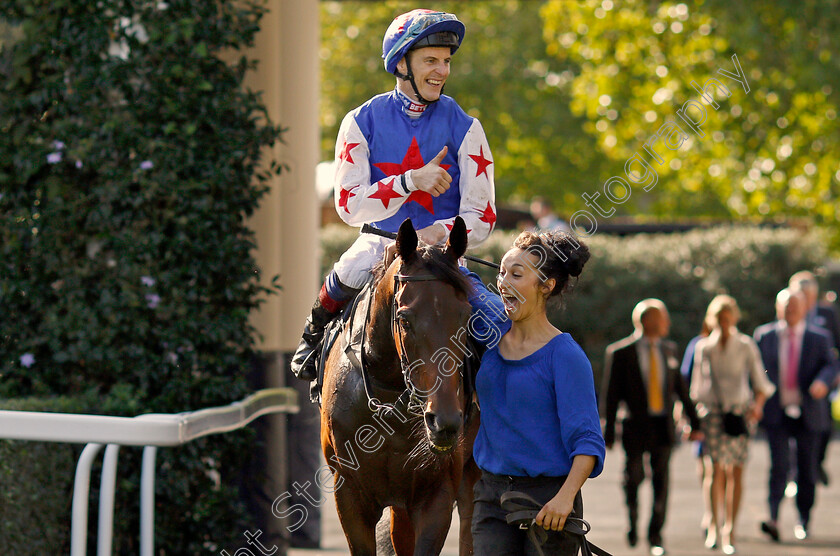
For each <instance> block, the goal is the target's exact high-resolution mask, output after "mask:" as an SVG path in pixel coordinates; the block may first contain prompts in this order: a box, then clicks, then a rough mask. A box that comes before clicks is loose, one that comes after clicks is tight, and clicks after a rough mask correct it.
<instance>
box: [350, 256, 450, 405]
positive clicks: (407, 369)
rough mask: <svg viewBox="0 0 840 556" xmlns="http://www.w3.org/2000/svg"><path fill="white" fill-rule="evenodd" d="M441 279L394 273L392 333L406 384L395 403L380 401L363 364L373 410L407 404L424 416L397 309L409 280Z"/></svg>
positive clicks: (431, 275) (422, 396)
mask: <svg viewBox="0 0 840 556" xmlns="http://www.w3.org/2000/svg"><path fill="white" fill-rule="evenodd" d="M440 280H441V279H440V278H439V277H437V276H435V275H434V274H417V275H414V276H410V275H407V274H402V273H401V270H400V271H397V273H396V274H394V295H393V298H392V301H391V315H390V325H391V333H392V334H393V335H394V337H395V338H397V356H398V357H399V361H400V372H401V374H402V377H403V384H404V385H405V389H403V390H402V392H401V393H400V395H399V397H398V398H397V401H396V402H394V403H393V404H389V403H383V402H381V401H379V399H378V398H376V397H374V396H373V395H372V392H371V390H372V388H371V385H370V377H369V375H368V374H367V371H366V370H365V368H364V365H362V368H361V371H362V378H363V381H362V382H363V384H364V387H365V393H366V394H367V398H368V407H369V408H370V410H371V411H372V412H374V413H375V412H376V411H378V410H380V409H385V410H389V411H390V410H395V409H396V406H398V405H400V404H403V405H405V407H406V409H407V411H408V412H409V413H411V414H413V415H415V416H422V415H423V412H424V410H423V406H424V395H423V393H422V391H420V390H418V389H417V387H416V386H414V383H413V382H412V381H411V370H412V364H411V362H410V361H409V358H408V352H407V350H406V348H405V342H404V341H403V335H402V330H400V325H399V318H398V317H397V311H398V309H399V296H400V293H401V292H402V289H401V286H402V285H404V284H406V283H408V282H433V281H440ZM371 295H372V296H373V295H375V289H374V291H372V292H371ZM373 305H374V303H373V300H371V303H370V306H373ZM461 375H462V376H461V379H462V380H463V378H464V377H463V365H462V366H461Z"/></svg>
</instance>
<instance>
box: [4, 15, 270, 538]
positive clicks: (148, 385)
mask: <svg viewBox="0 0 840 556" xmlns="http://www.w3.org/2000/svg"><path fill="white" fill-rule="evenodd" d="M261 6H262V3H261V2H250V1H244V2H240V1H237V2H226V1H221V2H210V3H205V2H131V1H129V2H125V1H116V0H114V1H108V0H105V1H102V2H77V1H75V0H55V1H52V0H51V1H50V2H44V1H37V2H32V1H29V0H26V1H8V2H4V3H3V5H2V8H0V21H2V22H3V27H2V29H0V41H2V44H0V71H2V72H3V73H2V82H3V84H2V88H0V131H2V133H0V269H1V270H0V307H2V308H3V314H4V318H3V319H2V321H0V396H3V397H11V396H27V395H33V394H50V395H52V394H63V395H77V394H80V393H86V395H87V393H89V392H90V391H91V390H92V391H94V392H99V393H101V394H102V395H103V396H105V395H106V394H107V393H108V392H111V393H112V394H113V392H115V391H118V392H121V393H122V394H121V396H122V398H123V399H124V401H125V403H124V404H121V405H120V406H119V407H109V408H107V410H108V411H114V410H116V411H117V412H118V413H122V414H133V413H134V412H165V413H170V412H178V411H185V410H191V409H198V408H201V407H207V406H214V405H224V404H227V403H230V402H231V401H233V400H236V399H239V398H241V397H242V396H243V395H244V394H245V392H246V391H247V386H246V384H245V379H244V374H245V372H246V371H247V369H248V367H249V364H250V362H251V359H252V356H253V346H254V335H255V331H254V330H253V329H252V327H251V326H250V325H249V322H248V315H249V313H250V312H251V311H252V310H253V309H254V308H255V307H256V306H257V305H258V299H259V298H260V296H261V295H263V294H264V293H266V291H267V290H266V289H265V288H262V287H261V286H259V284H258V269H257V268H256V265H255V261H254V260H253V258H252V256H251V250H252V249H253V248H254V237H253V234H252V232H251V231H250V230H249V229H248V228H247V226H246V225H245V221H246V218H247V217H248V216H249V215H250V214H251V213H252V212H253V211H254V209H255V208H256V207H257V204H258V202H259V199H260V197H261V196H262V195H263V193H264V192H265V190H266V185H265V184H266V180H267V178H268V177H269V175H270V172H271V171H276V168H275V167H272V170H258V168H259V155H260V152H261V151H262V149H264V148H265V147H266V146H268V145H271V144H272V143H273V142H274V141H275V140H276V139H277V138H278V137H279V130H278V129H277V128H276V127H275V126H274V125H273V124H271V123H268V119H267V114H266V111H265V108H264V107H263V106H262V104H261V103H260V100H259V97H258V95H257V94H256V93H254V92H251V91H248V90H246V89H245V88H243V86H242V82H243V77H244V75H245V73H246V71H247V70H248V69H249V68H251V67H252V66H253V63H252V62H251V61H249V60H248V59H246V57H245V56H244V55H241V52H239V54H240V57H239V58H238V59H236V60H235V61H234V62H232V63H229V62H226V61H225V60H231V59H233V58H234V57H235V56H236V55H237V52H238V51H240V50H241V49H244V48H247V47H249V46H251V45H252V44H253V39H254V35H255V33H256V31H257V30H258V23H259V18H260V16H261V15H262V11H263V8H262V7H261ZM135 402H136V404H135ZM96 409H99V410H102V408H96V407H95V408H94V410H96ZM247 436H248V434H247V433H242V434H237V435H231V436H230V437H228V436H225V437H224V438H217V439H213V440H203V441H199V442H197V443H194V444H190V445H188V446H185V447H183V448H180V449H173V450H164V451H162V453H161V455H160V457H159V469H165V470H166V472H165V473H161V476H160V477H159V479H160V480H159V482H158V502H159V506H158V508H157V510H156V511H157V516H158V517H157V523H158V526H159V527H158V543H159V545H160V546H165V547H166V553H167V554H195V553H199V552H202V551H206V550H207V549H208V547H209V546H210V545H211V544H212V543H214V542H216V543H223V542H230V543H233V542H237V543H238V542H240V541H241V538H240V535H241V533H242V531H243V530H244V529H243V527H245V526H247V525H248V522H249V521H250V518H248V517H247V514H246V513H245V512H244V511H243V509H242V508H241V507H240V504H239V502H238V501H237V500H238V497H237V493H236V484H235V482H233V480H232V479H231V476H233V477H235V476H236V474H237V473H238V472H239V471H240V470H241V469H242V467H243V465H244V461H243V460H244V458H245V457H246V455H247V454H248V452H249V450H248V449H246V447H245V446H243V442H244V441H245V440H246V437H247ZM128 452H130V451H128ZM136 460H137V458H134V459H132V458H131V457H129V458H124V460H123V461H121V463H120V468H121V477H125V478H126V480H125V482H121V484H120V485H119V491H120V493H121V495H120V497H118V505H123V506H128V507H127V508H126V507H123V508H120V509H118V512H119V513H120V515H121V516H122V518H123V519H122V520H120V527H122V531H121V537H120V539H119V541H118V545H117V546H118V549H117V552H118V553H125V554H129V553H136V552H137V547H136V543H137V537H136V530H137V523H136V521H134V520H133V519H126V515H129V516H130V515H131V514H132V513H134V514H135V515H136V503H137V499H138V497H137V485H138V484H139V480H138V475H139V474H138V469H137V467H138V466H137V461H136ZM216 474H221V475H222V477H223V480H222V481H221V484H216V483H215V482H214V480H213V477H214V476H215V475H216Z"/></svg>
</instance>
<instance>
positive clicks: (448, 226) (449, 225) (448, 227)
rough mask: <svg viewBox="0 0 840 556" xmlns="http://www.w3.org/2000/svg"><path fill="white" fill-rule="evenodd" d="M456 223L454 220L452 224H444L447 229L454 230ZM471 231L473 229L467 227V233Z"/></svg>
mask: <svg viewBox="0 0 840 556" xmlns="http://www.w3.org/2000/svg"><path fill="white" fill-rule="evenodd" d="M454 225H455V223H454V222H453V223H452V224H444V226H446V229H447V230H449V231H450V232H451V231H452V227H453V226H454ZM471 231H472V230H470V229H469V228H467V233H470V232H471Z"/></svg>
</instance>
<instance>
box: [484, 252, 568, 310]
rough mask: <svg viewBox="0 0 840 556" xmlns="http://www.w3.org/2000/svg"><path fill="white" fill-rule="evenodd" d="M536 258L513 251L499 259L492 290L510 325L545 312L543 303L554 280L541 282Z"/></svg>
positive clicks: (532, 254) (534, 255)
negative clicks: (511, 321) (497, 296)
mask: <svg viewBox="0 0 840 556" xmlns="http://www.w3.org/2000/svg"><path fill="white" fill-rule="evenodd" d="M539 260H540V259H539V257H538V256H537V255H536V254H534V253H530V252H528V251H527V250H525V249H521V248H519V247H514V248H512V249H511V250H510V251H508V252H507V253H505V256H504V258H502V264H501V267H500V268H499V274H498V276H497V277H496V286H497V287H498V288H499V294H500V295H501V296H502V302H503V303H504V306H505V313H506V314H507V316H508V318H510V319H511V320H513V321H517V320H522V319H524V318H526V317H529V316H531V315H533V314H536V313H539V312H543V313H544V312H545V300H546V297H547V296H548V294H549V293H550V292H551V289H552V288H553V287H554V278H550V279H548V280H544V279H543V278H544V276H541V274H542V273H540V272H539V270H538V268H537V264H538V262H539Z"/></svg>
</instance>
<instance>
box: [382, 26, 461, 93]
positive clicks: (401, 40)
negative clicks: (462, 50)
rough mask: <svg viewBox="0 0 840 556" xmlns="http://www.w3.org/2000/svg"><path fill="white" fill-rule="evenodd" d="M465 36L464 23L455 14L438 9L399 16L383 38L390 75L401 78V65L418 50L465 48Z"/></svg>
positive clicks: (454, 49)
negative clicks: (435, 47) (399, 65)
mask: <svg viewBox="0 0 840 556" xmlns="http://www.w3.org/2000/svg"><path fill="white" fill-rule="evenodd" d="M465 33H466V28H465V27H464V24H463V23H461V22H460V21H458V18H457V17H455V16H454V15H453V14H448V13H445V12H436V11H434V10H412V11H410V12H408V13H404V14H402V15H400V16H397V18H396V19H394V21H392V22H391V25H390V26H388V30H387V31H385V37H384V38H383V39H382V59H383V60H384V61H385V69H386V70H387V71H388V73H393V74H395V75H397V64H398V63H399V61H400V60H402V58H403V56H405V55H406V53H407V52H408V51H409V50H412V49H414V48H423V47H426V46H448V47H450V48H451V50H452V53H454V52H455V51H456V50H458V47H459V46H461V41H462V40H464V34H465ZM397 76H398V77H402V76H401V75H397ZM408 76H409V77H410V76H411V68H409V69H408Z"/></svg>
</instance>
